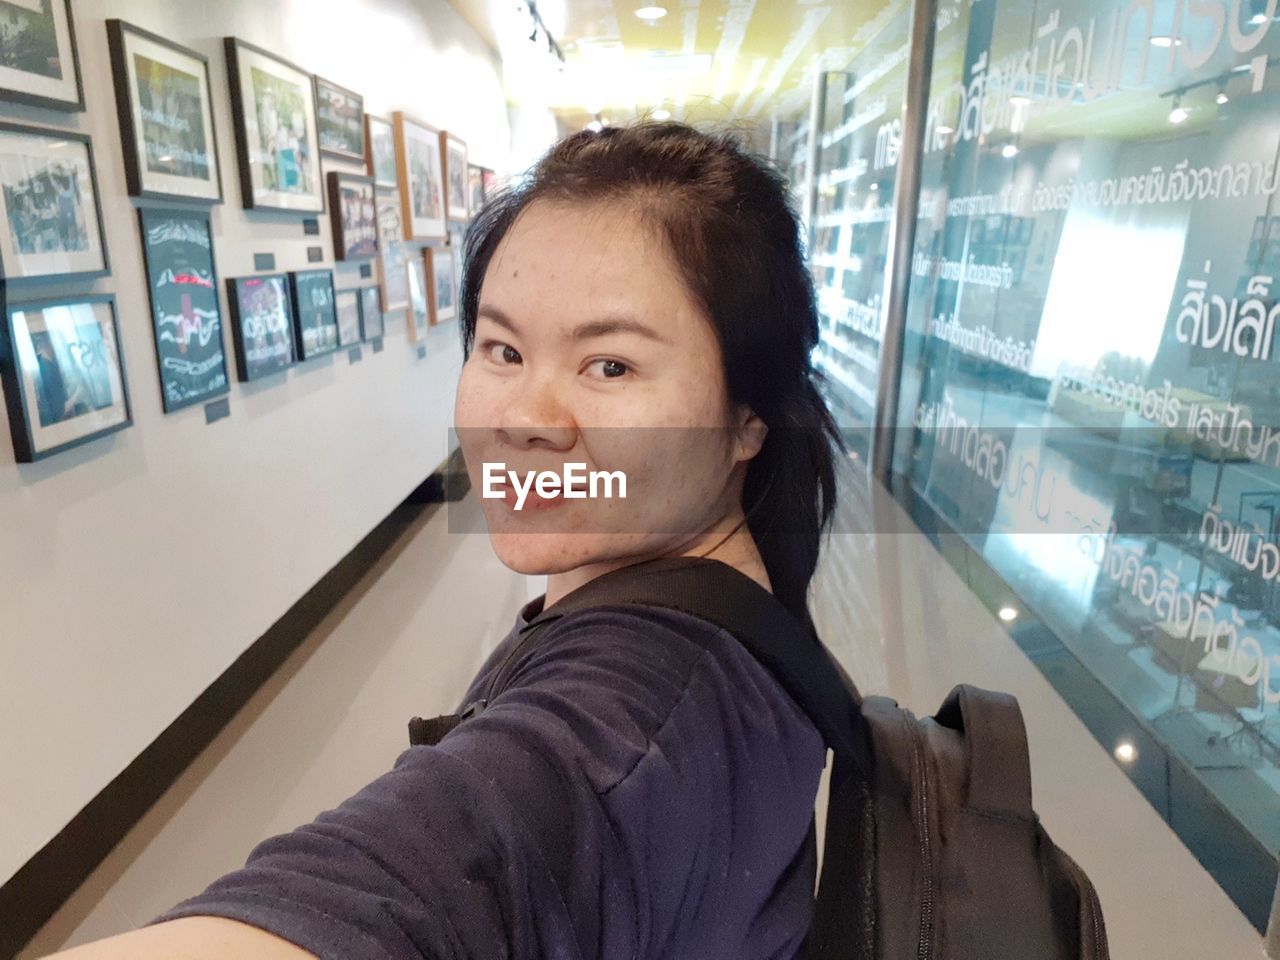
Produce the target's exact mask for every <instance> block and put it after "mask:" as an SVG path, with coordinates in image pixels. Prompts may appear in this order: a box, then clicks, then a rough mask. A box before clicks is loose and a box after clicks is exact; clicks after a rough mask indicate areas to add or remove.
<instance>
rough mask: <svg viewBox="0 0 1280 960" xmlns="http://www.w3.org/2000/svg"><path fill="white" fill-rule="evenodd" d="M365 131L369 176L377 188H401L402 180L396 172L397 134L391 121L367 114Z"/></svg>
mask: <svg viewBox="0 0 1280 960" xmlns="http://www.w3.org/2000/svg"><path fill="white" fill-rule="evenodd" d="M364 129H365V151H366V154H367V156H368V158H369V159H368V162H369V176H371V177H373V182H374V184H375V185H376V186H379V187H392V188H394V187H397V186H399V184H400V178H399V175H398V174H397V172H396V134H395V128H394V127H392V125H391V121H390V120H387V119H386V118H385V117H375V116H374V115H373V114H371V113H366V114H365V115H364Z"/></svg>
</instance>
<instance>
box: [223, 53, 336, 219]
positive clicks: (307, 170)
mask: <svg viewBox="0 0 1280 960" xmlns="http://www.w3.org/2000/svg"><path fill="white" fill-rule="evenodd" d="M223 45H224V48H225V50H226V56H227V79H228V81H229V85H230V87H231V116H232V119H233V120H234V126H235V133H236V159H237V161H238V164H237V165H238V166H239V168H240V190H241V194H242V199H243V202H244V207H245V209H246V210H278V211H283V212H285V213H323V212H324V184H323V182H322V180H321V177H320V146H319V141H318V139H317V135H316V99H315V85H314V84H313V83H312V80H311V74H309V73H307V72H306V71H305V70H303V69H302V68H301V67H297V66H295V65H293V64H292V63H289V62H288V61H287V60H283V59H281V58H280V57H277V56H276V55H275V54H273V53H270V52H268V51H266V50H263V49H261V48H260V47H255V46H254V45H253V44H250V43H246V42H245V41H243V40H239V39H237V38H235V37H226V38H224V40H223Z"/></svg>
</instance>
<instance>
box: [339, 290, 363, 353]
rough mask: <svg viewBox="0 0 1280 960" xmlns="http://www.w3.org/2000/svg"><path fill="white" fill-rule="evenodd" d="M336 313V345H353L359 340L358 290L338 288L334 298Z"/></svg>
mask: <svg viewBox="0 0 1280 960" xmlns="http://www.w3.org/2000/svg"><path fill="white" fill-rule="evenodd" d="M334 307H335V309H336V311H337V314H338V346H340V347H354V346H355V345H356V344H357V343H359V342H360V340H361V337H360V291H359V290H355V289H349V290H339V291H338V292H337V294H336V296H335V298H334Z"/></svg>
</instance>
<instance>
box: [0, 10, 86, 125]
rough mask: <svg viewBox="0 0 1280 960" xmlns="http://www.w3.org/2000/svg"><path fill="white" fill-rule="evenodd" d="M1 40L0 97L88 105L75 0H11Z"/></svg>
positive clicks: (62, 106) (74, 107)
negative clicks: (73, 11)
mask: <svg viewBox="0 0 1280 960" xmlns="http://www.w3.org/2000/svg"><path fill="white" fill-rule="evenodd" d="M4 7H5V8H6V10H5V12H4V20H5V29H6V33H7V36H6V37H5V42H4V43H3V44H0V100H10V101H13V102H15V103H26V104H30V105H31V106H35V107H48V108H50V109H53V110H68V111H79V110H83V109H84V84H83V82H82V80H81V78H80V55H79V53H78V52H77V50H76V25H75V18H74V17H73V16H72V14H71V0H9V2H7V3H5V4H4Z"/></svg>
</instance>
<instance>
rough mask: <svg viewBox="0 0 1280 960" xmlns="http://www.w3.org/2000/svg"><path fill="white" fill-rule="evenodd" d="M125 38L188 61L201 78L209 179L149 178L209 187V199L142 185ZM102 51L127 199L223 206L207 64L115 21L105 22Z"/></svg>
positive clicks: (142, 145)
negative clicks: (116, 118)
mask: <svg viewBox="0 0 1280 960" xmlns="http://www.w3.org/2000/svg"><path fill="white" fill-rule="evenodd" d="M130 37H133V38H135V39H136V40H139V41H142V42H143V43H151V44H154V45H156V46H158V47H162V48H164V49H166V50H168V51H170V52H171V53H174V54H176V55H177V56H178V57H183V58H186V59H188V60H191V61H192V63H193V65H194V66H196V68H197V69H198V70H199V72H200V74H201V75H202V76H203V78H204V90H203V92H204V99H203V100H202V102H201V106H202V107H203V108H204V109H202V110H201V116H200V120H201V123H202V124H203V123H204V122H205V121H206V120H207V121H208V134H207V136H206V137H205V141H206V151H207V156H208V159H209V161H210V167H211V170H210V173H211V176H210V177H209V178H207V179H203V180H202V179H199V178H196V177H190V178H184V177H183V176H182V175H181V174H163V173H156V174H154V176H155V177H156V178H160V177H168V178H171V179H173V180H175V181H178V182H181V181H182V180H183V179H189V181H190V182H191V183H200V184H209V185H211V186H212V187H213V188H214V191H215V192H214V193H213V194H212V195H210V194H209V193H207V192H203V191H190V190H188V191H181V190H163V189H156V188H153V187H148V186H147V184H146V180H147V176H148V173H150V171H144V169H143V158H144V156H145V154H146V152H147V143H146V139H145V133H143V135H142V136H141V137H140V136H139V130H138V124H137V121H136V118H135V112H134V97H133V92H132V87H131V85H130V69H129V67H130V64H129V56H128V44H129V38H130ZM107 48H108V50H109V52H110V54H111V74H112V78H113V80H114V86H115V93H116V112H117V113H118V114H119V118H120V136H121V141H122V143H121V146H122V149H123V151H124V173H125V181H126V184H127V187H128V191H129V196H131V197H143V198H146V199H151V200H168V201H173V200H177V201H184V202H194V203H208V204H218V203H222V202H223V200H224V195H223V192H222V159H221V156H220V155H219V153H218V124H217V119H216V118H215V116H214V110H213V83H212V81H211V80H210V77H209V58H208V57H206V56H205V55H204V54H202V53H199V52H197V51H195V50H192V49H190V48H189V47H184V46H182V45H181V44H178V43H174V42H173V41H172V40H169V39H167V38H165V37H162V36H160V35H159V34H155V33H152V32H151V31H149V30H144V29H142V28H141V27H139V26H135V25H134V24H132V23H129V22H127V21H125V20H119V19H113V20H108V21H107ZM165 66H169V67H170V69H173V70H176V69H177V68H175V67H172V65H168V64H166V65H165ZM140 112H141V110H139V113H140ZM161 159H165V158H161Z"/></svg>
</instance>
